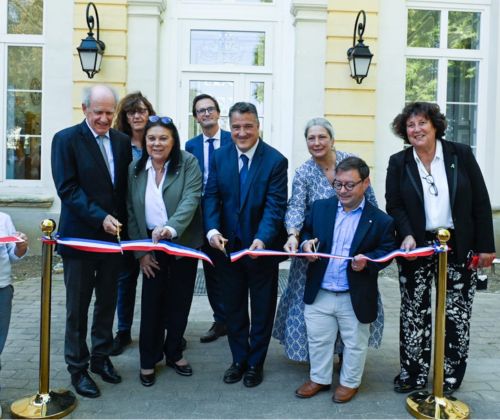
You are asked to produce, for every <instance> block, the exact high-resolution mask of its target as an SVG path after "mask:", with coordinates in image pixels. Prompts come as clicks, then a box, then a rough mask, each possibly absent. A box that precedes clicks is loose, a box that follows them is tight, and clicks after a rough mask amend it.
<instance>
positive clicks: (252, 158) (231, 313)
mask: <svg viewBox="0 0 500 420" xmlns="http://www.w3.org/2000/svg"><path fill="white" fill-rule="evenodd" d="M229 121H230V127H231V136H232V138H233V142H234V144H232V145H230V146H228V147H223V148H221V149H219V150H216V151H215V153H214V156H213V159H212V162H211V166H210V175H209V177H208V182H207V185H206V188H205V197H204V207H203V210H204V222H205V230H206V232H207V238H208V240H209V242H210V245H211V246H212V247H213V248H215V249H218V250H219V251H220V252H218V256H217V258H216V260H215V265H216V269H217V271H218V273H220V275H221V279H222V290H223V298H224V308H225V310H226V317H227V329H228V340H229V346H230V348H231V353H232V356H233V363H232V364H231V366H230V367H229V369H228V370H226V372H225V374H224V382H226V383H235V382H238V381H240V380H241V379H242V378H243V376H244V379H243V383H244V385H245V386H247V387H254V386H257V385H259V384H260V383H261V382H262V380H263V366H264V361H265V358H266V354H267V349H268V346H269V341H270V338H271V330H272V326H273V321H274V313H275V309H276V299H277V294H278V263H279V261H278V260H277V259H276V258H275V257H261V258H259V259H257V260H256V259H252V258H250V257H248V256H245V257H243V258H242V259H240V260H238V261H237V262H235V263H231V262H230V260H229V259H228V258H227V254H226V256H225V255H224V253H225V252H232V251H238V250H240V249H244V248H249V249H251V250H256V249H266V248H267V249H281V247H282V246H283V243H284V242H285V238H286V233H285V234H284V237H285V238H283V237H282V235H281V233H282V232H284V231H283V217H284V214H285V209H286V200H287V167H288V161H287V159H286V158H285V157H284V156H283V155H282V154H281V153H279V152H278V151H277V150H276V149H274V148H272V147H271V146H269V145H268V144H266V143H264V141H263V140H262V139H260V138H259V119H258V115H257V109H256V108H255V106H254V105H253V104H251V103H247V102H238V103H236V104H234V105H233V106H232V107H231V109H230V110H229ZM249 292H250V306H251V320H250V316H249V314H248V293H249Z"/></svg>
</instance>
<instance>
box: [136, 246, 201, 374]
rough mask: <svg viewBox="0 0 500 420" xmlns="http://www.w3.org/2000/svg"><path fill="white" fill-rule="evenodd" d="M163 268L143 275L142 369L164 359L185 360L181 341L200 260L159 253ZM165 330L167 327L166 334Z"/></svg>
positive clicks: (151, 366) (157, 256)
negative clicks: (154, 272) (151, 275)
mask: <svg viewBox="0 0 500 420" xmlns="http://www.w3.org/2000/svg"><path fill="white" fill-rule="evenodd" d="M156 259H157V261H158V263H159V265H160V270H159V271H157V272H156V274H155V277H154V278H148V277H146V276H144V277H143V281H142V297H141V330H140V334H139V353H140V359H141V368H142V369H152V368H154V366H155V364H156V363H158V362H159V361H160V360H162V359H163V354H165V357H166V358H167V360H170V361H172V362H177V361H178V360H180V359H182V349H181V346H182V344H181V341H182V337H183V335H184V332H185V331H186V326H187V321H188V316H189V311H190V309H191V302H192V300H193V291H194V283H195V280H196V268H197V265H198V260H196V259H194V258H179V259H176V258H175V257H173V256H170V255H167V254H164V253H162V252H157V253H156ZM165 329H166V330H167V333H166V336H165Z"/></svg>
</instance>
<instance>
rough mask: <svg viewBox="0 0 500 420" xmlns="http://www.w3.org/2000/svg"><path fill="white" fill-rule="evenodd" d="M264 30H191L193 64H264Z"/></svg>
mask: <svg viewBox="0 0 500 420" xmlns="http://www.w3.org/2000/svg"><path fill="white" fill-rule="evenodd" d="M265 40H266V36H265V33H264V32H240V31H200V30H194V31H191V60H190V62H191V64H208V65H217V64H218V65H221V64H233V65H237V66H263V65H264V64H265V63H264V52H265Z"/></svg>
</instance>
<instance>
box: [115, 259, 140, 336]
mask: <svg viewBox="0 0 500 420" xmlns="http://www.w3.org/2000/svg"><path fill="white" fill-rule="evenodd" d="M139 270H140V267H139V260H137V259H136V258H135V257H134V253H133V252H125V254H124V255H123V256H122V261H121V270H120V274H119V275H118V302H117V304H116V315H117V316H118V331H119V332H130V329H131V328H132V322H133V320H134V307H135V291H136V289H137V277H139Z"/></svg>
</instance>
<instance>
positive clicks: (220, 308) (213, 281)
mask: <svg viewBox="0 0 500 420" xmlns="http://www.w3.org/2000/svg"><path fill="white" fill-rule="evenodd" d="M202 251H203V252H204V253H205V254H207V255H208V256H209V257H210V259H211V260H212V261H214V260H215V259H216V258H217V256H215V255H214V253H216V252H219V251H217V250H215V249H214V248H212V247H211V246H210V245H209V244H208V242H207V241H205V244H204V245H203V248H202ZM203 273H204V274H205V284H206V286H207V297H208V301H209V303H210V306H211V307H212V311H213V312H214V321H215V322H220V323H222V324H225V323H226V312H225V310H224V302H223V298H222V284H221V279H220V275H219V274H218V273H217V271H216V269H215V267H214V266H213V265H211V264H210V263H208V262H207V261H203Z"/></svg>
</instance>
